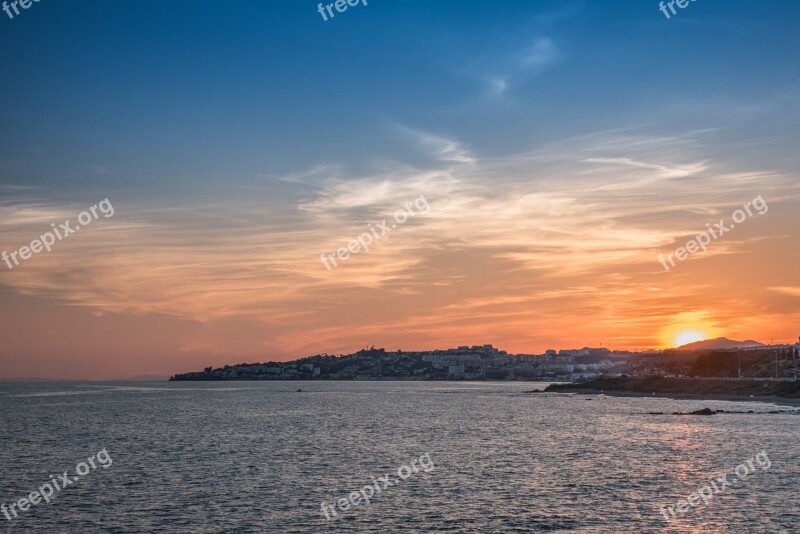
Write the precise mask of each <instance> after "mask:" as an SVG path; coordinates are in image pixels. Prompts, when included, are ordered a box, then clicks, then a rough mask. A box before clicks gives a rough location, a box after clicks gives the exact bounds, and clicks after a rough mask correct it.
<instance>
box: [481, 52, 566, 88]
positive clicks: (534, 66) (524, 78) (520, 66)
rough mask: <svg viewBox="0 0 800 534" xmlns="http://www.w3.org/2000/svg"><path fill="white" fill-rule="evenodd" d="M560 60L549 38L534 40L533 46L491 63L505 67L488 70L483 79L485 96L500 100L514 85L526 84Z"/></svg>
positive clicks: (558, 53)
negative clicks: (485, 86) (485, 89)
mask: <svg viewBox="0 0 800 534" xmlns="http://www.w3.org/2000/svg"><path fill="white" fill-rule="evenodd" d="M560 58H561V54H560V52H559V50H558V47H557V46H556V44H555V43H554V42H553V40H552V39H551V38H549V37H541V38H538V39H536V40H535V41H534V42H533V44H531V45H530V46H527V47H525V48H524V49H522V50H520V51H517V52H515V53H513V54H510V55H509V56H507V57H505V58H503V59H501V60H497V59H495V60H494V61H493V64H494V65H505V66H504V67H500V68H499V69H498V70H494V71H492V70H489V71H488V72H487V74H486V77H485V83H486V84H487V96H488V97H490V98H495V99H496V98H500V97H502V96H504V95H505V94H506V93H507V92H508V91H509V89H511V88H512V87H514V86H516V85H520V84H523V83H527V82H528V81H530V80H531V79H532V78H534V77H536V76H537V75H539V74H541V73H542V72H544V71H545V70H546V69H547V68H548V67H550V66H552V65H555V64H556V63H557V62H558V61H559V60H560Z"/></svg>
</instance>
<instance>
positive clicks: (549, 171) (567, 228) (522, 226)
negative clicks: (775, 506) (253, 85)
mask: <svg viewBox="0 0 800 534" xmlns="http://www.w3.org/2000/svg"><path fill="white" fill-rule="evenodd" d="M407 131H408V132H409V133H410V137H409V139H410V140H411V141H412V144H413V145H414V146H417V147H419V148H420V149H422V150H423V151H426V153H427V154H428V155H429V156H431V158H432V160H431V162H430V165H429V166H419V165H417V166H412V165H409V164H404V163H396V164H394V165H389V164H385V163H384V164H381V166H380V167H378V168H376V169H375V170H374V171H373V172H366V173H364V174H363V175H361V176H346V175H345V174H344V173H343V172H340V169H338V168H337V167H325V168H319V167H312V168H311V170H309V171H308V172H305V173H304V172H300V173H297V174H295V175H294V177H293V178H292V179H291V180H289V182H290V183H291V182H297V184H298V188H297V196H296V198H295V199H294V201H292V202H288V203H287V201H286V200H281V201H278V200H274V199H270V198H268V197H267V196H266V193H264V194H259V193H258V192H256V191H254V192H253V196H252V197H251V198H248V199H246V200H243V199H241V198H240V199H237V200H236V201H235V202H234V201H231V200H226V199H225V198H224V197H220V198H218V199H216V201H215V202H214V203H208V204H203V205H197V204H196V205H193V206H184V207H182V208H181V209H180V210H176V209H174V208H171V207H170V206H169V205H168V204H166V201H165V202H164V203H163V205H160V206H153V205H152V204H151V205H148V207H146V208H145V207H143V206H141V205H119V206H117V205H116V204H115V207H116V208H117V213H116V215H115V217H114V218H113V219H109V220H103V221H98V223H97V224H95V225H93V226H92V227H90V228H87V230H86V233H83V232H82V234H81V235H79V236H76V237H74V238H72V239H71V240H70V241H64V242H61V243H59V246H58V248H56V249H55V250H54V251H53V252H52V253H49V254H39V255H37V256H35V257H34V258H32V259H31V260H29V261H28V262H26V263H24V264H23V265H22V266H20V267H19V268H18V269H15V270H14V271H8V270H6V271H5V272H3V273H2V274H0V284H2V285H4V286H8V287H12V288H15V289H17V290H18V291H20V292H23V293H26V294H31V295H43V296H47V297H49V298H55V299H59V300H62V301H64V302H69V303H73V304H76V305H81V306H89V307H91V308H93V309H96V310H98V311H107V312H118V313H160V314H165V315H171V316H174V317H178V318H182V319H189V320H192V321H199V322H204V323H218V322H219V321H229V320H244V321H257V322H262V323H265V324H269V325H273V326H274V325H278V324H282V325H286V326H285V328H284V329H283V333H282V334H281V335H280V337H279V338H278V339H272V340H271V343H273V344H277V345H281V344H285V345H286V347H288V349H293V348H294V349H297V350H300V348H301V347H307V345H308V341H307V340H305V338H304V335H305V333H308V332H312V331H313V332H314V336H313V337H314V340H315V343H317V345H320V344H326V343H327V344H328V347H326V348H330V349H334V348H336V347H339V346H342V347H344V346H348V344H351V343H353V342H354V341H353V340H354V339H356V338H358V339H361V338H360V337H359V336H365V335H369V333H370V332H372V331H375V332H377V331H380V330H383V331H384V332H385V333H386V337H385V338H382V339H385V340H386V342H387V343H388V342H390V341H391V339H392V336H393V334H392V333H393V332H401V331H402V332H403V333H404V335H410V334H409V333H419V339H420V342H421V343H423V342H425V341H426V340H429V341H430V340H432V339H433V338H432V337H430V336H434V335H435V336H446V335H448V332H451V333H452V334H453V335H454V336H455V335H456V334H457V333H458V331H459V330H461V331H463V329H464V328H467V327H468V328H473V329H474V331H475V332H476V335H477V334H479V333H481V332H483V333H486V334H487V335H489V334H491V332H493V331H494V332H506V331H508V332H510V331H512V330H514V329H516V328H521V327H522V325H523V324H528V325H536V324H542V325H544V324H547V321H548V320H552V318H550V319H548V318H547V317H545V316H544V315H542V313H541V310H545V309H549V310H556V309H558V310H561V312H559V313H561V314H562V315H561V316H560V318H559V319H558V320H559V321H560V325H561V327H563V328H565V329H568V328H569V324H570V323H569V321H570V320H571V319H569V318H570V317H572V318H575V317H584V316H586V317H590V316H591V317H592V318H593V319H594V321H593V323H592V324H593V326H592V327H591V328H592V330H593V331H597V332H598V335H599V332H601V331H602V328H611V327H612V325H613V324H615V322H616V324H617V325H624V324H626V322H629V321H631V320H633V319H631V317H632V315H631V314H632V313H633V312H632V311H631V310H632V309H633V308H635V307H637V306H638V307H639V311H638V312H637V316H638V317H639V319H638V321H639V323H638V324H639V326H640V328H646V327H653V328H656V329H657V328H658V321H659V317H662V318H663V316H664V315H669V314H670V313H673V312H676V310H678V309H681V308H685V307H686V303H687V302H689V301H691V300H692V299H694V298H696V297H697V295H699V294H701V293H702V294H705V295H706V296H705V297H704V298H705V299H706V300H707V304H706V306H707V309H709V310H717V311H718V312H719V313H720V314H721V315H720V317H730V315H731V314H732V313H735V312H734V311H732V310H727V311H725V306H727V305H728V303H726V302H725V299H724V298H722V297H723V296H724V295H725V290H723V289H720V290H719V299H718V301H717V302H715V299H709V298H708V296H707V295H708V292H709V284H710V283H711V282H710V281H709V280H710V279H709V277H708V276H705V275H701V274H699V273H702V272H703V271H704V269H705V267H704V266H705V265H706V264H710V263H712V262H713V261H714V258H718V257H721V256H722V255H728V254H733V253H738V254H740V256H741V255H742V254H745V253H749V254H750V256H747V257H750V258H754V257H755V256H752V253H751V251H750V249H752V248H753V247H762V248H763V247H769V246H770V245H769V243H768V242H763V241H757V239H758V238H759V235H750V234H748V233H747V231H744V230H743V231H742V233H740V234H738V233H737V234H735V235H732V236H731V237H730V238H727V237H726V240H725V241H724V243H723V242H719V243H715V246H714V248H713V249H712V250H709V251H708V252H707V253H705V254H704V255H702V256H698V257H697V258H693V259H692V261H690V262H687V263H686V265H682V268H681V272H676V273H674V276H673V277H672V278H670V279H669V280H667V279H665V278H663V273H660V272H659V271H660V268H659V266H658V265H657V262H656V260H655V258H656V255H657V253H658V252H659V251H661V250H662V249H663V248H664V247H671V246H672V245H673V244H674V243H675V242H677V241H679V240H680V239H682V238H684V236H687V235H692V233H693V232H696V231H697V230H698V229H702V228H703V225H704V223H705V222H706V221H707V219H708V216H709V214H710V213H717V212H720V213H726V214H727V213H729V212H730V210H731V208H733V207H735V206H741V203H742V202H744V201H746V200H748V199H751V198H753V197H754V196H755V195H757V194H762V195H764V198H766V199H769V201H770V207H771V208H772V210H771V212H770V213H771V214H772V213H773V212H776V211H778V210H777V209H776V207H775V206H774V204H773V199H781V202H784V203H794V204H793V205H796V203H797V199H798V197H800V194H798V185H797V182H796V180H794V179H793V178H792V177H791V176H788V175H786V174H783V173H780V172H776V171H771V170H763V171H762V170H752V171H747V170H740V171H738V172H731V171H730V170H729V169H727V168H721V166H720V164H719V163H717V162H715V161H714V160H713V158H711V157H710V156H709V155H708V154H706V153H704V150H703V143H702V142H700V140H699V139H698V138H697V134H682V135H676V136H672V137H669V138H664V137H658V138H656V137H650V138H648V137H647V136H643V135H633V134H631V133H625V132H604V133H599V134H593V135H589V136H582V137H577V138H573V139H568V140H564V141H561V142H558V143H553V144H550V145H545V146H541V147H538V148H536V149H534V150H531V151H528V152H523V153H519V154H514V155H510V156H505V157H496V158H479V157H477V156H476V155H474V154H473V153H472V152H471V151H469V150H468V149H466V148H465V147H464V145H463V144H462V143H460V142H458V141H457V140H455V139H450V138H447V137H445V136H439V135H434V134H430V133H425V132H417V131H414V130H411V129H409V130H407ZM331 169H333V170H331ZM301 186H302V187H301ZM419 195H424V196H425V198H426V199H427V200H428V203H429V205H430V211H429V212H428V213H427V214H425V215H424V216H418V217H416V218H415V219H414V220H413V221H409V222H408V223H406V224H404V225H403V226H402V228H399V229H398V230H397V231H396V232H394V233H392V235H391V236H390V237H389V238H388V239H386V240H382V241H381V242H380V243H379V244H377V245H376V246H374V247H373V248H372V249H371V250H370V251H369V253H368V254H360V255H358V256H357V257H354V258H353V259H351V261H349V262H347V264H346V265H343V266H342V267H341V268H339V269H337V270H336V271H334V272H328V271H327V270H326V269H325V268H324V267H323V266H322V265H321V264H320V262H319V254H320V253H322V252H329V251H332V250H335V249H337V248H339V247H342V246H343V245H344V244H346V242H347V241H348V240H350V239H352V238H353V237H355V236H356V235H358V234H359V233H361V232H363V231H365V229H366V225H367V224H368V223H369V222H374V221H376V220H380V219H382V218H384V217H387V218H388V217H391V215H392V213H394V211H395V210H396V209H397V208H398V207H399V206H402V205H403V204H404V203H405V202H406V201H409V200H413V199H414V198H416V197H418V196H419ZM82 208H83V206H78V205H62V204H50V203H46V202H39V203H35V204H30V203H10V204H9V203H6V204H3V205H2V206H0V210H2V215H3V217H2V221H3V222H2V223H0V244H2V245H3V246H4V247H5V248H6V249H7V250H10V249H16V248H18V247H19V246H21V245H24V244H26V243H29V242H30V241H31V239H34V238H35V237H37V236H38V235H40V234H41V232H42V231H44V230H46V229H47V228H49V223H50V222H56V221H60V220H63V219H65V218H69V217H74V216H75V214H76V213H77V212H78V211H79V210H80V209H82ZM760 220H761V219H759V221H760ZM764 221H767V222H765V223H763V224H768V219H767V218H766V217H765V218H764ZM759 224H762V223H759ZM754 229H757V225H756V224H755V222H754V224H753V225H750V227H749V228H748V231H750V230H754ZM765 235H783V233H781V232H765ZM783 246H785V244H784V245H783ZM695 273H698V274H695ZM670 274H673V273H670ZM711 280H716V279H715V278H714V277H711ZM764 282H765V284H768V285H769V286H770V287H792V288H793V287H795V285H796V284H800V281H798V280H793V281H791V284H795V285H790V283H783V284H778V283H775V282H774V281H773V282H771V283H770V282H769V281H768V280H767V279H765V280H764ZM714 283H718V284H723V286H721V287H727V286H726V285H725V284H729V283H734V282H732V281H729V280H727V279H724V278H722V279H720V280H719V281H715V282H714ZM653 287H658V288H659V289H660V290H659V291H658V292H654V291H652V290H651V288H653ZM783 293H789V294H792V293H791V292H788V291H785V290H784V291H783ZM590 295H591V297H589V296H590ZM749 298H753V299H758V298H760V297H758V296H757V295H753V296H752V297H749ZM598 299H602V300H603V302H604V304H602V306H601V304H600V302H599V301H598ZM389 302H391V309H392V314H391V318H378V317H376V316H375V313H376V312H377V310H381V309H384V308H385V307H386V306H388V305H389ZM344 303H346V304H344ZM751 307H752V303H751ZM741 309H742V310H746V309H748V308H746V307H745V308H741ZM467 310H469V311H467ZM601 310H602V317H601V316H599V315H598V314H600V312H601ZM748 313H749V312H748ZM515 314H516V315H515ZM720 320H721V319H720ZM517 323H519V324H517ZM470 325H472V326H470ZM572 328H573V329H574V328H575V325H574V324H573V326H572ZM587 328H588V327H587ZM493 329H494V330H493ZM434 330H435V331H436V333H435V334H434V333H433V331H434ZM516 331H517V332H518V330H516ZM492 335H495V334H492ZM398 339H399V338H398ZM486 339H489V340H491V339H493V338H486ZM476 341H478V340H477V339H476ZM528 341H530V339H529V340H528ZM546 341H547V339H546V338H542V339H539V340H538V341H537V343H540V342H542V343H543V342H546ZM430 342H433V341H430Z"/></svg>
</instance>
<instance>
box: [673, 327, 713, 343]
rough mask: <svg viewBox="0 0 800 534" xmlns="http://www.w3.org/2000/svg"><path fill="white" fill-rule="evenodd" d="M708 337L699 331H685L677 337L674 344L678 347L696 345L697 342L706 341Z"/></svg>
mask: <svg viewBox="0 0 800 534" xmlns="http://www.w3.org/2000/svg"><path fill="white" fill-rule="evenodd" d="M705 339H706V335H705V334H704V333H702V332H700V331H698V330H683V331H681V332H679V333H678V334H677V335H676V336H675V340H674V341H673V344H674V345H675V346H676V347H680V346H682V345H686V344H687V343H694V342H695V341H704V340H705Z"/></svg>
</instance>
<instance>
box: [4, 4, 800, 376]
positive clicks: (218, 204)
mask: <svg viewBox="0 0 800 534" xmlns="http://www.w3.org/2000/svg"><path fill="white" fill-rule="evenodd" d="M799 20H800V6H799V5H798V4H797V3H796V2H793V1H789V0H781V1H777V0H776V1H770V2H766V3H756V2H753V1H743V0H728V1H724V2H723V1H721V0H697V1H695V2H691V3H689V5H688V7H686V8H685V9H682V10H679V12H678V14H677V15H675V16H673V17H672V18H670V19H669V20H667V19H666V18H665V17H664V15H663V14H662V12H661V11H660V10H659V5H658V2H655V1H652V0H636V1H625V0H620V1H614V2H571V1H559V2H557V1H515V0H510V1H503V2H492V1H467V0H464V1H460V2H455V1H444V0H442V1H439V0H426V1H422V0H368V5H366V6H365V5H358V6H354V7H350V8H349V9H348V10H347V11H346V12H344V13H339V14H337V15H336V17H335V18H334V19H332V20H328V21H327V22H326V21H324V20H323V19H322V17H321V16H320V15H319V13H318V12H317V3H315V2H310V1H309V2H307V1H303V0H285V1H284V0H280V1H278V0H269V1H260V2H256V1H254V0H251V1H244V0H241V1H231V2H207V1H203V0H192V1H188V0H171V1H169V2H153V1H138V2H132V1H128V0H120V1H114V2H109V1H84V2H62V1H54V0H42V1H41V2H39V3H35V4H33V5H32V6H31V7H30V8H29V9H28V10H26V11H23V12H22V13H21V14H20V15H18V16H17V17H15V18H14V19H9V18H8V17H6V16H5V14H3V13H2V12H0V46H2V49H3V51H4V53H3V54H2V55H0V68H2V73H3V81H4V83H3V84H2V85H0V97H1V98H0V124H2V125H3V127H2V130H0V247H2V249H3V250H8V251H12V250H16V249H18V248H19V247H20V246H22V245H25V244H26V243H30V241H31V239H33V238H35V237H36V236H38V235H40V233H41V232H42V231H43V230H46V229H47V228H49V226H50V223H51V222H60V221H62V220H64V219H66V218H69V217H72V218H74V217H75V216H76V214H77V213H78V212H80V211H81V210H82V209H85V208H86V207H87V206H91V205H92V204H95V203H97V202H99V201H100V200H102V199H104V198H109V199H111V202H113V205H114V206H115V208H116V213H115V215H114V216H113V218H110V219H107V220H103V221H102V222H98V223H96V224H93V225H92V228H91V229H87V230H86V232H82V234H81V235H80V236H79V237H74V238H72V237H71V238H70V240H69V241H68V242H67V241H64V242H63V243H59V246H58V248H57V249H56V250H53V252H50V253H47V254H46V255H41V254H40V255H38V256H36V257H34V258H32V259H31V260H29V261H28V262H27V263H25V264H24V265H22V266H20V267H19V268H18V269H15V270H13V271H0V338H3V339H11V340H12V341H11V342H9V343H10V344H9V345H8V347H7V348H8V350H7V352H6V355H4V356H3V355H0V363H3V364H5V367H3V366H0V369H4V370H2V371H0V377H2V376H20V375H22V376H31V375H34V374H37V373H38V372H39V369H41V368H42V367H51V368H52V369H53V370H52V373H53V376H61V377H73V378H74V377H106V378H108V377H119V376H129V375H135V374H152V373H153V372H159V373H164V374H171V373H173V372H176V371H181V370H188V369H194V368H200V367H204V366H205V365H207V364H212V363H213V364H215V365H219V364H223V365H224V364H226V363H235V362H237V361H241V360H245V359H258V360H265V359H270V358H276V359H288V358H293V357H298V356H303V355H307V354H310V353H314V352H337V351H341V352H345V351H350V350H357V349H359V348H362V347H364V346H369V345H372V344H375V345H376V346H386V347H387V348H389V349H393V348H413V347H417V348H431V347H444V346H452V345H462V344H473V343H477V344H483V343H494V344H495V345H496V346H501V347H503V348H506V349H508V350H516V351H520V352H535V351H539V350H544V349H546V348H553V347H555V348H566V347H572V346H584V345H592V346H597V345H598V344H599V343H600V342H601V341H602V342H605V343H606V344H607V345H616V346H618V347H627V348H634V347H647V346H650V347H652V346H667V345H668V344H669V341H668V339H670V337H671V336H672V335H673V334H674V333H676V332H680V331H682V330H697V331H701V332H705V333H707V334H709V335H712V334H719V335H722V334H725V335H728V336H729V337H740V338H743V339H744V338H757V339H761V340H765V339H766V337H774V338H776V339H789V338H794V337H795V336H796V334H797V333H796V332H794V331H793V327H792V326H790V325H796V324H797V320H798V319H800V312H799V311H798V310H800V275H798V274H797V273H796V269H793V268H792V266H793V265H796V261H797V259H798V258H797V255H798V254H799V253H797V252H795V251H797V250H800V247H798V246H797V245H798V239H800V238H798V237H797V236H796V230H797V228H798V218H797V217H798V216H797V215H796V214H797V213H800V190H799V189H800V180H798V174H799V173H800V157H798V152H797V146H798V145H799V144H800V133H799V131H798V128H797V124H798V119H800V114H799V112H800V101H799V99H798V94H799V93H798V88H800V81H798V80H799V78H800V76H799V74H800V72H798V70H800V69H799V68H798V67H800V62H799V61H798V51H800V32H798V31H797V27H798V21H799ZM421 195H424V196H425V198H426V199H427V200H428V202H429V203H430V208H431V209H430V213H427V214H425V215H424V216H420V217H417V218H415V220H414V221H413V222H410V223H408V224H407V225H405V226H403V228H402V230H398V232H397V233H396V234H394V235H393V236H392V238H391V240H390V241H388V242H386V243H382V244H381V246H380V247H375V248H374V249H373V250H370V251H369V253H368V254H360V255H358V256H357V257H356V256H354V257H353V258H351V259H350V260H348V262H347V263H346V265H343V266H341V267H339V268H337V270H335V271H334V272H327V271H326V270H325V268H324V267H322V266H321V264H320V260H319V254H320V253H323V252H329V251H331V250H336V249H337V248H338V247H341V246H343V244H345V245H346V244H347V242H348V240H350V239H352V238H353V237H354V236H357V235H358V234H359V233H360V232H362V231H363V229H364V228H365V227H366V225H367V224H368V223H369V222H370V221H375V220H380V218H381V217H385V216H386V214H387V213H388V214H391V213H393V212H394V210H395V209H397V207H398V206H402V205H403V204H404V203H405V202H407V201H409V200H412V199H415V198H417V197H419V196H421ZM757 195H763V198H764V199H766V201H767V202H769V206H770V210H769V215H768V216H766V215H765V216H763V217H758V218H755V219H753V221H752V222H748V225H747V226H744V225H743V227H742V228H741V229H737V231H736V234H735V235H732V236H730V237H728V238H727V239H726V240H725V241H724V242H720V243H718V244H715V248H714V249H713V250H709V251H708V252H706V253H705V254H704V255H702V256H698V257H697V258H696V259H695V258H693V259H692V261H690V262H686V263H685V264H682V265H681V266H680V269H679V270H676V272H675V273H664V272H663V270H662V271H659V265H658V262H657V261H655V258H656V257H657V256H658V254H659V253H663V252H668V251H670V250H674V249H675V248H676V247H677V246H679V245H680V244H681V243H685V242H686V239H687V236H688V237H690V236H691V235H692V232H696V231H698V229H702V228H704V224H705V223H706V222H707V221H709V220H714V218H715V217H717V218H719V217H722V216H725V215H729V214H730V213H731V211H732V210H733V209H735V208H736V207H737V206H742V204H743V203H744V202H746V201H748V200H751V199H753V198H755V197H756V196H757ZM0 265H2V264H0ZM667 275H668V277H666V278H665V276H667ZM754 280H756V281H757V283H755V282H754ZM743 287H746V289H745V290H743V289H742V288H743ZM43 318H44V320H47V319H48V318H49V319H50V320H52V321H53V322H58V323H59V324H60V323H62V322H65V323H64V324H65V325H64V326H63V327H58V328H53V329H51V330H48V331H47V334H46V335H42V334H41V329H42V326H41V323H42V320H43ZM111 332H113V335H112V334H111ZM76 333H79V334H76ZM108 354H115V355H116V358H114V360H113V362H112V361H111V360H110V359H108ZM2 358H6V360H2ZM52 358H57V361H54V360H53V359H52Z"/></svg>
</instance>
